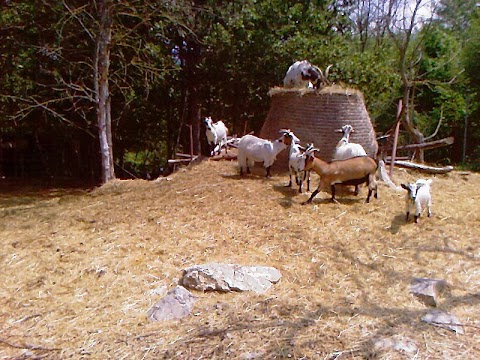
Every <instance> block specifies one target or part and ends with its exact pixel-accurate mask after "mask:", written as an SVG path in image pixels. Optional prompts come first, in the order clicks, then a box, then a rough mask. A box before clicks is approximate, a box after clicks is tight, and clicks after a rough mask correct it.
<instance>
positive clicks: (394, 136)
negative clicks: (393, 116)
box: [389, 99, 403, 178]
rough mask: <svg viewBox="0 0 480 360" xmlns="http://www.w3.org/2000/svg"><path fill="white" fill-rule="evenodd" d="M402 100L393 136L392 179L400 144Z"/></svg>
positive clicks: (399, 103)
mask: <svg viewBox="0 0 480 360" xmlns="http://www.w3.org/2000/svg"><path fill="white" fill-rule="evenodd" d="M402 108H403V105H402V99H400V100H399V101H398V107H397V125H396V126H395V134H394V135H393V149H392V156H391V158H392V162H391V163H390V172H389V176H390V178H392V177H393V168H394V166H395V156H396V154H397V144H398V132H399V131H400V116H401V115H402Z"/></svg>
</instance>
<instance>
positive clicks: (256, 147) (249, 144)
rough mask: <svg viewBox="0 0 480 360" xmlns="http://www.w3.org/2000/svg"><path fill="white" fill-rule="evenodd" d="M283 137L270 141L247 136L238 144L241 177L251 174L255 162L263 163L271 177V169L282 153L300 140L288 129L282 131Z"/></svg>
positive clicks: (268, 175)
mask: <svg viewBox="0 0 480 360" xmlns="http://www.w3.org/2000/svg"><path fill="white" fill-rule="evenodd" d="M280 133H281V134H282V137H280V138H279V139H277V140H274V141H270V140H265V139H261V138H259V137H256V136H254V135H245V136H243V137H242V138H241V139H240V141H239V142H238V156H237V159H238V165H239V166H240V175H243V174H244V172H246V173H247V174H248V173H250V168H252V167H253V166H254V165H255V162H260V161H262V162H263V166H264V167H265V169H266V170H267V177H270V169H271V167H272V165H273V163H274V162H275V160H276V158H277V155H278V154H279V153H280V151H282V150H284V149H286V148H287V146H289V145H290V144H291V143H292V142H293V141H294V140H295V139H297V140H298V138H297V137H296V136H295V135H294V134H293V133H292V132H291V131H290V130H286V129H282V130H280Z"/></svg>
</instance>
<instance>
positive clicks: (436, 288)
mask: <svg viewBox="0 0 480 360" xmlns="http://www.w3.org/2000/svg"><path fill="white" fill-rule="evenodd" d="M446 287H447V282H446V281H445V280H440V279H427V278H413V280H412V283H411V287H410V292H411V293H412V294H414V295H415V296H416V297H417V298H418V299H420V300H421V301H422V302H423V303H424V304H425V305H428V306H434V307H435V306H437V304H438V297H439V295H440V294H441V293H442V292H443V291H444V290H445V288H446Z"/></svg>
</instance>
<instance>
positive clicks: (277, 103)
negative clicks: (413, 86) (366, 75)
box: [260, 86, 378, 167]
mask: <svg viewBox="0 0 480 360" xmlns="http://www.w3.org/2000/svg"><path fill="white" fill-rule="evenodd" d="M269 95H270V96H271V97H272V102H271V106H270V111H269V113H268V115H267V118H266V120H265V123H264V125H263V127H262V130H261V132H260V137H262V138H266V139H275V138H278V137H279V133H278V130H279V129H281V128H289V129H291V130H292V131H293V132H294V133H295V135H297V136H298V137H299V138H300V140H301V141H302V144H306V143H314V144H315V146H316V147H318V148H319V149H320V152H319V153H318V154H317V156H319V157H320V158H322V159H324V160H327V161H329V160H331V158H332V155H333V153H334V151H335V146H336V145H337V143H338V140H340V138H341V134H339V133H335V132H334V130H335V129H339V128H341V127H342V126H343V125H346V124H350V125H352V126H353V128H354V130H355V131H354V132H353V133H352V135H351V137H350V141H351V142H355V143H359V144H361V145H362V146H363V147H364V148H365V151H366V152H367V154H368V155H369V156H372V157H376V154H377V150H378V145H377V141H376V139H375V131H374V129H373V126H372V123H371V121H370V117H369V115H368V112H367V109H366V107H365V103H364V100H363V95H362V93H361V92H360V91H358V90H355V89H349V88H344V87H340V86H330V87H326V88H324V89H322V90H321V91H316V90H313V89H285V88H282V87H275V88H272V89H270V91H269ZM276 164H277V167H278V166H279V165H280V166H282V167H284V166H286V164H287V153H286V151H284V152H282V153H281V154H279V156H278V157H277V162H276Z"/></svg>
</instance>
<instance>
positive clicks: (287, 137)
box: [279, 129, 300, 146]
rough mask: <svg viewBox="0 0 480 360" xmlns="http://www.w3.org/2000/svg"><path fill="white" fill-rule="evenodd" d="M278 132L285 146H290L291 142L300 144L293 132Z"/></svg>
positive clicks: (286, 130) (284, 130)
mask: <svg viewBox="0 0 480 360" xmlns="http://www.w3.org/2000/svg"><path fill="white" fill-rule="evenodd" d="M279 132H280V134H282V135H283V136H282V139H283V143H284V144H285V145H287V146H290V145H291V144H292V143H293V142H296V143H298V142H300V139H299V138H298V137H296V136H295V134H294V133H293V131H291V130H290V129H281V130H280V131H279Z"/></svg>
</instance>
